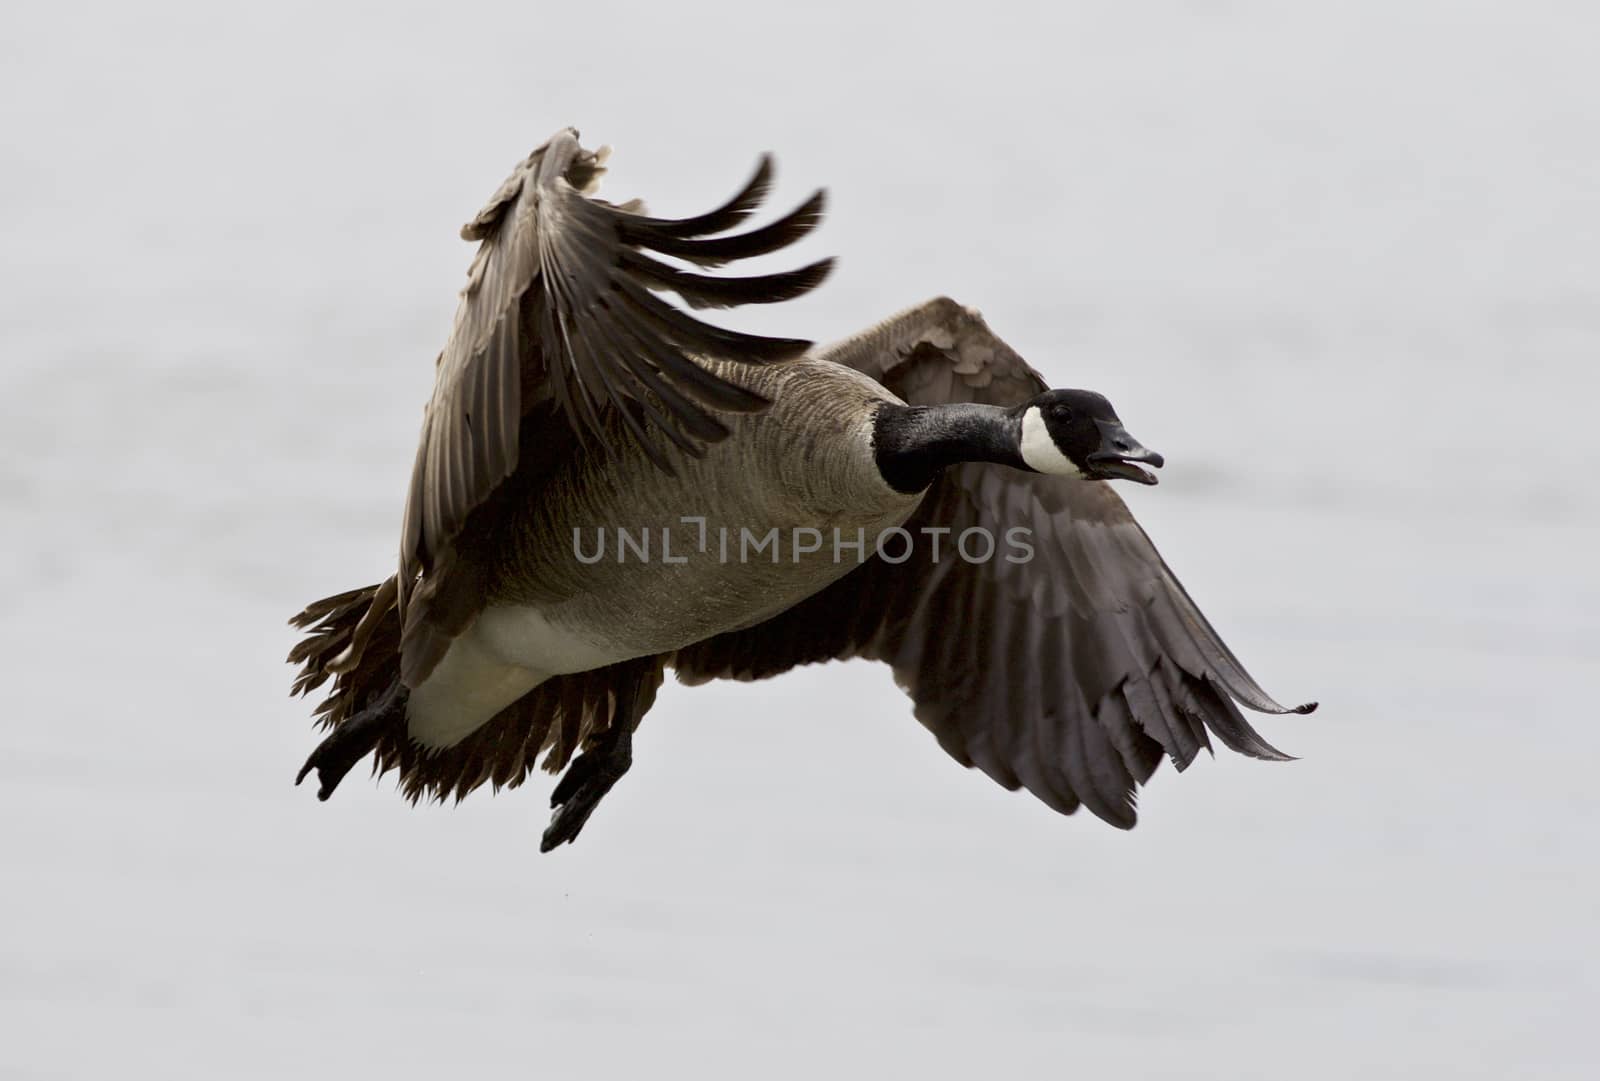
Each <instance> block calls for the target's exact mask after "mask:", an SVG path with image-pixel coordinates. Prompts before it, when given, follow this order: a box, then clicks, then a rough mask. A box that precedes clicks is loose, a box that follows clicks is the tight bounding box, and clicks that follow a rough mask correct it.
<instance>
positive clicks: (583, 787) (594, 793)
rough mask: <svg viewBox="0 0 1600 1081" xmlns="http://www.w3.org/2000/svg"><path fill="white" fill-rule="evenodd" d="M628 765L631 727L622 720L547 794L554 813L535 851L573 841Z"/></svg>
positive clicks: (631, 735)
mask: <svg viewBox="0 0 1600 1081" xmlns="http://www.w3.org/2000/svg"><path fill="white" fill-rule="evenodd" d="M631 765H633V726H632V725H631V724H630V723H628V721H627V719H626V717H624V719H623V720H622V721H621V723H618V724H617V726H616V727H615V728H614V729H613V730H612V731H611V732H610V733H609V734H607V736H606V739H605V742H604V743H602V744H600V745H599V746H596V747H592V748H590V749H589V750H587V751H584V752H583V753H582V754H581V755H579V756H578V758H577V761H575V762H573V763H572V765H570V766H568V767H567V772H566V774H565V775H563V776H562V778H561V781H560V783H558V784H557V785H556V788H555V791H554V792H552V793H551V794H550V806H551V807H553V808H555V814H553V815H551V816H550V825H549V827H548V828H546V829H545V831H544V838H543V839H542V840H541V841H540V842H539V851H540V852H548V851H550V850H551V849H552V848H555V847H556V846H557V845H562V844H568V843H570V842H572V841H575V840H577V838H578V834H579V833H581V832H582V831H583V825H584V823H585V822H587V821H589V816H590V815H591V814H593V813H594V809H595V808H596V807H597V806H599V804H600V800H601V799H602V798H603V797H604V796H605V794H606V793H607V792H609V791H611V786H612V785H614V784H616V783H617V781H619V780H620V779H621V778H622V775H623V774H624V773H627V772H628V767H629V766H631Z"/></svg>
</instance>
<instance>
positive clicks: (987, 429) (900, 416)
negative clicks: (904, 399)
mask: <svg viewBox="0 0 1600 1081" xmlns="http://www.w3.org/2000/svg"><path fill="white" fill-rule="evenodd" d="M1021 442H1022V418H1021V417H1020V416H1017V415H1016V414H1013V413H1012V412H1010V411H1009V410H1006V409H1002V408H1000V407H999V406H997V405H972V404H960V405H896V404H895V403H893V402H885V403H884V404H883V405H881V406H879V407H878V412H877V414H876V415H875V416H874V417H873V444H872V445H873V453H874V455H875V457H876V458H877V461H878V472H880V473H882V474H883V479H884V480H885V481H887V482H888V484H889V487H891V488H893V489H894V490H895V491H897V492H905V493H908V494H910V493H912V492H920V491H922V490H923V489H924V488H926V487H927V486H928V485H930V484H932V483H933V481H934V478H935V477H937V476H938V475H939V471H940V470H942V469H944V467H945V466H947V465H955V464H957V463H958V462H998V463H1000V464H1001V465H1010V466H1016V467H1017V468H1018V469H1026V468H1027V466H1026V465H1024V464H1023V461H1022V454H1021V453H1020V451H1018V449H1017V448H1018V446H1019V445H1020V444H1021Z"/></svg>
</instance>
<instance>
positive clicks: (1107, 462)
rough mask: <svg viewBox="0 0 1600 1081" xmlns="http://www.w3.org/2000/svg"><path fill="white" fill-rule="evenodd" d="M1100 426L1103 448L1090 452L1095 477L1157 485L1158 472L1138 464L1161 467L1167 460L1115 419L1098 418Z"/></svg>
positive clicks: (1098, 425) (1097, 478)
mask: <svg viewBox="0 0 1600 1081" xmlns="http://www.w3.org/2000/svg"><path fill="white" fill-rule="evenodd" d="M1095 425H1096V427H1098V428H1099V429H1100V449H1099V450H1097V451H1095V452H1094V453H1093V454H1091V455H1089V459H1088V461H1089V468H1090V470H1092V472H1093V476H1094V478H1095V479H1096V480H1131V481H1133V482H1135V483H1137V484H1154V483H1156V475H1155V474H1154V473H1152V472H1150V471H1149V470H1148V469H1143V468H1141V467H1140V466H1139V465H1137V464H1136V463H1139V462H1143V463H1145V464H1146V465H1153V466H1155V467H1156V468H1157V469H1160V468H1161V467H1162V466H1163V465H1164V464H1166V459H1165V458H1163V457H1161V455H1159V454H1157V453H1156V452H1155V451H1153V450H1149V449H1147V448H1146V447H1144V446H1142V445H1140V443H1139V441H1138V440H1137V439H1135V438H1134V437H1133V436H1131V435H1129V434H1128V430H1127V429H1126V428H1124V427H1123V426H1122V425H1121V424H1120V423H1118V422H1117V421H1114V420H1097V421H1095Z"/></svg>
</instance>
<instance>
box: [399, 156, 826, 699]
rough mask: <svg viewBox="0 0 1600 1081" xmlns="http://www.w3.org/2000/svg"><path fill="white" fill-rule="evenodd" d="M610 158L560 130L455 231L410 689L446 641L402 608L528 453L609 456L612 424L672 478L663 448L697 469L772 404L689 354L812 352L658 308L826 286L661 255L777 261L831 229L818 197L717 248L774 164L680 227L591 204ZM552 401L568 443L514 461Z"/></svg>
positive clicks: (411, 512) (740, 356) (432, 416)
mask: <svg viewBox="0 0 1600 1081" xmlns="http://www.w3.org/2000/svg"><path fill="white" fill-rule="evenodd" d="M605 158H606V152H605V151H603V150H602V151H601V152H599V153H591V152H590V151H587V150H584V149H583V148H582V147H580V146H579V144H578V135H577V132H576V131H574V130H572V129H567V130H564V131H562V132H560V133H558V134H557V135H556V136H555V137H554V138H552V139H551V140H550V141H549V142H548V143H546V144H545V145H544V146H542V147H540V148H539V149H537V150H535V151H534V152H533V153H532V154H530V155H529V156H528V158H527V159H526V160H524V161H523V162H522V163H521V164H519V165H518V166H517V168H516V170H515V171H514V172H513V173H512V175H511V177H510V179H508V180H507V181H506V182H505V183H504V184H503V185H501V187H500V189H499V190H498V191H497V192H496V193H495V194H494V196H493V197H492V198H491V199H490V201H489V203H488V205H487V206H485V207H484V209H483V210H482V211H480V212H479V213H478V215H477V216H476V217H474V218H473V219H472V220H471V221H470V222H468V223H467V224H466V225H465V226H463V227H462V230H461V235H462V237H463V238H464V239H467V240H477V241H480V245H479V248H478V252H477V256H476V257H475V258H474V260H473V262H472V267H471V269H470V271H469V272H468V275H467V284H466V286H465V288H464V289H463V290H462V293H461V304H460V307H459V308H458V310H457V313H456V320H455V327H454V329H453V330H452V332H451V335H450V339H449V341H448V343H447V344H446V345H445V348H444V351H443V352H442V353H441V354H440V356H439V360H438V375H437V380H436V382H435V385H434V392H433V397H432V399H431V401H430V402H429V403H428V408H427V412H426V415H425V416H424V419H423V425H422V434H421V438H420V440H419V442H418V446H417V456H416V462H415V465H414V466H413V469H412V476H411V486H410V491H409V495H408V498H407V500H406V510H405V518H404V523H403V526H402V529H401V542H400V570H399V577H398V586H399V596H398V604H399V607H400V610H401V612H402V614H403V616H404V619H405V625H406V628H407V630H406V635H407V637H406V646H405V651H406V654H407V658H406V664H405V673H406V675H405V678H406V679H407V681H408V682H412V681H414V680H415V679H417V678H419V676H420V675H421V674H422V670H423V669H425V668H426V667H427V665H428V664H429V663H431V662H430V661H429V660H427V657H431V656H432V655H433V654H436V653H437V652H438V649H437V646H438V636H437V635H435V636H434V644H433V645H432V646H430V647H429V648H428V649H426V650H423V651H421V652H420V653H419V652H418V651H417V650H414V649H413V648H412V642H413V640H414V638H415V637H417V636H415V635H414V634H413V630H414V625H415V624H416V622H417V613H414V612H411V611H408V598H409V596H410V595H411V594H412V592H413V590H414V589H415V587H416V584H417V583H418V581H419V579H421V580H422V582H423V587H424V588H423V592H427V581H426V579H427V577H428V576H429V574H430V573H431V572H433V571H434V570H436V569H437V568H438V567H439V566H440V565H441V564H443V563H445V562H447V561H448V552H449V549H450V547H451V545H452V544H453V543H454V542H455V540H456V538H457V535H458V534H459V533H460V532H461V530H462V528H463V527H464V526H465V524H466V522H467V518H468V516H469V515H470V514H471V513H472V512H473V510H474V509H476V508H477V507H479V506H481V505H482V504H483V503H484V501H485V500H486V499H487V498H488V497H489V495H490V494H491V493H492V492H493V491H494V489H495V487H496V486H497V485H499V484H500V482H501V481H503V480H504V479H505V478H506V477H507V476H509V475H510V474H511V472H512V471H513V470H514V469H517V468H518V466H519V455H520V454H525V453H528V450H527V448H528V447H529V446H532V447H536V448H540V449H541V450H542V451H543V452H544V453H547V454H560V453H575V452H598V453H608V452H609V447H608V444H607V438H608V437H607V436H605V435H603V433H604V432H606V431H608V430H609V431H615V430H617V427H618V425H617V424H612V423H610V422H611V421H612V420H613V419H616V420H617V421H618V422H620V427H621V429H622V430H623V431H625V432H626V433H627V434H626V436H625V437H626V438H632V439H636V440H638V441H639V442H640V444H641V445H643V446H644V448H645V449H646V451H647V453H648V454H649V456H650V457H651V459H652V460H653V461H654V462H655V463H656V464H657V465H658V466H659V467H661V468H663V469H667V470H670V469H671V456H670V455H669V454H667V453H665V452H664V451H663V448H662V446H661V443H662V442H668V443H671V444H673V445H675V446H676V447H677V448H678V449H679V450H680V451H682V452H683V453H687V454H692V455H699V454H702V453H704V445H705V444H707V443H710V442H715V441H717V440H719V439H722V438H724V437H725V436H726V435H727V431H728V430H727V428H726V427H725V426H724V425H723V424H722V422H721V421H720V420H718V419H717V417H716V415H715V414H716V412H718V411H735V412H741V411H742V412H751V411H757V410H760V409H762V408H764V407H765V405H766V404H767V403H766V402H765V400H764V399H762V398H761V397H759V396H758V395H755V394H752V393H750V392H749V391H746V390H744V389H743V388H741V387H738V386H735V385H733V384H731V383H728V382H726V381H724V380H721V379H718V378H716V377H715V376H713V375H711V374H710V373H709V372H707V371H706V370H705V369H704V368H703V367H701V366H700V365H699V364H697V363H696V362H695V359H694V358H695V357H715V358H725V359H729V360H736V361H742V362H747V363H768V362H772V361H781V360H785V359H789V358H792V357H795V356H798V355H800V354H801V353H803V352H804V351H805V350H806V348H807V347H809V345H810V344H811V343H810V342H807V341H803V340H799V339H791V338H770V337H761V336H758V335H753V334H742V333H739V332H736V331H731V330H726V329H723V328H721V327H717V326H713V325H711V324H708V323H705V322H702V321H700V320H698V319H696V318H693V317H691V316H689V315H687V314H686V313H684V312H683V311H682V310H680V309H679V308H676V307H674V306H672V305H671V304H669V303H667V302H666V301H664V300H663V299H661V297H659V296H658V295H657V294H658V293H659V292H662V291H672V292H676V293H677V294H678V296H679V297H681V298H682V299H683V300H684V301H685V302H686V303H687V304H688V305H690V306H691V307H695V308H705V307H731V306H734V305H740V304H755V303H771V302H774V301H780V300H786V299H789V298H791V297H794V296H798V295H800V294H801V293H804V292H806V291H807V290H809V289H811V288H813V287H815V286H816V285H817V284H818V283H819V282H821V281H822V279H823V278H824V277H825V276H826V274H827V273H828V270H829V269H830V266H831V260H822V261H821V262H817V263H813V264H811V265H809V266H806V267H803V268H801V269H799V270H795V271H790V272H786V273H779V274H766V275H761V276H756V277H744V278H717V277H712V276H709V275H705V274H701V273H698V272H695V271H693V270H691V269H686V268H684V267H682V266H677V265H673V264H670V263H667V262H663V261H662V260H661V259H658V258H656V257H655V256H656V255H665V256H669V257H672V258H676V259H678V260H681V261H684V262H686V263H689V264H692V265H694V266H697V267H712V266H717V265H720V264H723V263H726V262H729V261H731V260H736V259H743V258H747V257H749V256H754V255H761V254H764V253H767V252H771V251H775V250H777V249H779V248H782V247H784V246H785V245H787V244H790V243H792V242H794V241H795V240H797V239H799V238H800V237H802V236H804V235H805V234H806V233H808V232H810V231H811V229H813V228H814V227H815V226H816V224H817V223H818V222H819V221H820V220H821V216H822V208H823V195H822V193H821V192H818V193H817V194H816V195H814V196H813V197H812V198H810V199H809V200H807V201H806V202H805V203H804V204H803V205H802V206H800V207H799V208H798V209H796V210H795V211H793V212H792V213H790V214H789V215H787V216H785V217H784V218H782V219H780V220H779V221H777V222H774V223H773V224H771V225H768V226H765V227H763V228H759V229H756V230H753V231H751V232H747V233H743V234H739V235H733V236H717V235H715V234H721V233H726V232H727V231H728V230H730V229H732V228H733V227H734V226H736V225H738V224H739V223H740V222H742V221H744V220H745V219H746V218H747V217H748V216H749V215H750V213H751V212H752V211H753V210H754V209H755V208H756V207H757V206H758V205H759V204H760V202H761V201H762V199H763V198H764V196H765V195H766V192H767V189H768V187H769V186H770V183H771V179H772V162H771V159H770V158H767V157H764V158H763V159H762V160H761V164H760V166H759V168H757V170H756V172H755V175H754V176H753V177H752V178H751V179H750V181H749V183H747V184H746V185H745V186H744V188H743V189H741V190H740V191H739V193H738V194H737V195H735V196H734V197H733V198H732V199H731V200H730V201H728V202H727V203H726V204H724V205H723V206H721V207H719V208H718V209H716V210H713V211H711V212H710V213H707V214H702V215H699V216H698V217H693V218H685V219H679V220H672V219H662V218H652V217H648V216H646V215H645V214H643V213H642V212H641V209H640V207H639V205H638V204H637V203H631V204H626V205H621V206H617V205H612V204H609V203H606V202H603V201H601V200H599V199H597V198H594V197H593V196H592V192H593V191H594V189H595V186H596V184H597V182H598V180H599V177H600V175H601V174H602V173H603V172H604V163H605ZM651 253H654V254H651ZM541 402H549V403H552V408H550V409H548V410H546V411H544V412H542V413H541V417H540V419H541V422H544V423H552V424H555V425H557V426H559V427H560V428H561V429H562V431H560V432H551V433H548V437H547V438H540V439H536V440H523V441H522V442H521V446H522V448H523V449H522V450H520V451H519V428H520V426H521V424H522V422H523V420H524V418H526V417H528V415H529V414H530V412H532V411H533V409H534V408H535V406H537V405H538V404H539V403H541ZM546 414H548V417H549V418H550V419H549V420H548V421H546V420H544V418H545V416H546ZM530 423H531V421H530ZM569 437H570V438H569ZM609 438H613V439H614V438H616V437H615V436H611V437H609ZM574 444H576V445H574ZM419 658H420V659H419Z"/></svg>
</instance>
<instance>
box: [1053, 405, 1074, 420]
mask: <svg viewBox="0 0 1600 1081" xmlns="http://www.w3.org/2000/svg"><path fill="white" fill-rule="evenodd" d="M1051 412H1053V413H1054V414H1055V417H1056V419H1057V420H1059V421H1061V422H1062V423H1063V424H1067V423H1071V421H1072V407H1071V406H1066V405H1058V406H1056V407H1055V408H1054V409H1053V410H1051Z"/></svg>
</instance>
